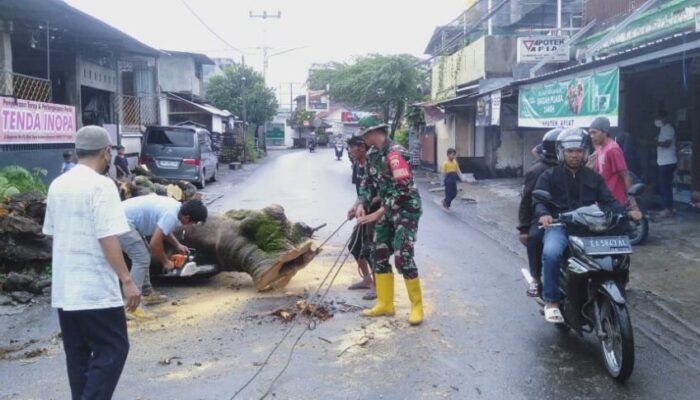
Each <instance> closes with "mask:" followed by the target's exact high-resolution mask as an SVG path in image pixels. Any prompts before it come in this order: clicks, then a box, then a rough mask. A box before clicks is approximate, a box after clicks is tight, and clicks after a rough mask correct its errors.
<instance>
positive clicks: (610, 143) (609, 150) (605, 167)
mask: <svg viewBox="0 0 700 400" xmlns="http://www.w3.org/2000/svg"><path fill="white" fill-rule="evenodd" d="M608 132H610V121H609V120H608V119H607V118H605V117H598V118H596V119H595V120H593V122H592V123H591V126H590V128H589V129H588V134H589V135H590V137H591V142H593V146H594V147H595V149H596V152H595V155H594V159H595V161H594V162H593V165H592V168H593V169H594V170H595V171H596V172H597V173H598V174H600V176H602V177H603V180H604V181H605V184H606V186H607V187H608V189H610V192H611V193H612V195H613V197H615V199H616V200H617V201H618V202H619V203H620V205H622V206H624V205H625V196H626V193H627V189H629V187H630V186H632V179H631V178H630V175H629V173H628V172H627V164H626V163H625V155H624V153H623V152H622V149H621V148H620V146H618V145H617V143H615V141H614V140H612V139H610V137H609V136H608Z"/></svg>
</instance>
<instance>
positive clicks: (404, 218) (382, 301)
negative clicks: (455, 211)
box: [356, 117, 423, 325]
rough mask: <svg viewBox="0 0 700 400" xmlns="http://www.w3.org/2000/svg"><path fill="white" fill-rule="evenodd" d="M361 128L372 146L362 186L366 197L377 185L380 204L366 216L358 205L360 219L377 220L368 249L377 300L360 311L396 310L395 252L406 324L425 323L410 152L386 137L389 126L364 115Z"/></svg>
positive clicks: (417, 203) (416, 198)
mask: <svg viewBox="0 0 700 400" xmlns="http://www.w3.org/2000/svg"><path fill="white" fill-rule="evenodd" d="M360 126H361V128H362V129H363V132H362V135H363V137H364V139H365V142H366V143H367V144H368V145H370V146H372V150H371V151H370V153H369V154H368V161H367V166H368V171H367V172H368V173H367V175H366V177H365V178H364V179H363V181H362V184H361V186H360V187H361V189H360V190H361V192H362V193H363V194H364V195H365V196H367V193H370V188H371V187H372V186H375V187H376V190H377V193H378V195H379V198H380V200H381V207H380V208H379V210H377V211H375V212H372V213H369V214H367V213H366V210H365V209H364V208H363V207H358V208H357V215H356V216H357V218H358V222H359V223H361V224H369V223H375V226H374V240H373V243H372V246H371V250H370V253H371V259H372V267H373V269H374V280H375V285H376V290H377V303H376V305H375V306H374V307H373V308H371V309H367V310H363V311H362V315H364V316H367V317H375V316H381V315H393V314H394V274H393V273H392V271H391V264H390V262H389V258H390V257H391V255H392V254H393V255H394V264H395V266H396V269H397V270H398V271H399V273H401V274H402V275H403V277H404V281H405V283H406V290H407V291H408V297H409V299H410V300H411V313H410V315H409V318H408V322H409V323H410V324H411V325H418V324H420V323H421V322H422V321H423V299H422V293H421V287H420V280H419V278H418V269H417V268H416V263H415V261H414V255H413V248H414V244H415V241H416V233H417V230H418V220H419V219H420V216H421V213H422V211H421V199H420V195H419V193H418V189H417V188H416V187H415V184H414V182H413V175H412V173H411V168H410V166H409V163H408V162H409V160H410V159H411V155H410V153H409V152H408V151H407V150H406V149H404V148H403V147H402V146H400V145H398V144H395V143H393V142H392V141H391V140H390V139H389V138H388V137H387V128H388V127H387V125H386V124H381V123H380V122H379V121H378V120H377V119H376V118H374V117H367V118H363V119H362V120H360Z"/></svg>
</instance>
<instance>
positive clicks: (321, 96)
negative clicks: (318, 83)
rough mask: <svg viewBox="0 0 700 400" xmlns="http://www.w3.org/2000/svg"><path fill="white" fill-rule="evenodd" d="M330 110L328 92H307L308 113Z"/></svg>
mask: <svg viewBox="0 0 700 400" xmlns="http://www.w3.org/2000/svg"><path fill="white" fill-rule="evenodd" d="M329 109H330V96H328V91H326V90H309V91H308V92H306V110H307V111H317V112H318V111H328V110H329Z"/></svg>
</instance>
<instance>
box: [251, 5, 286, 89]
mask: <svg viewBox="0 0 700 400" xmlns="http://www.w3.org/2000/svg"><path fill="white" fill-rule="evenodd" d="M248 15H249V16H250V18H260V19H262V20H263V46H262V50H263V82H265V83H266V84H267V64H268V62H267V59H268V57H267V50H268V47H267V24H266V23H265V21H266V20H267V19H268V18H277V19H280V18H282V12H281V11H277V14H268V13H267V11H263V12H262V14H253V12H252V11H250V12H249V13H248Z"/></svg>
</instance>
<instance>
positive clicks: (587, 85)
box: [518, 68, 620, 128]
mask: <svg viewBox="0 0 700 400" xmlns="http://www.w3.org/2000/svg"><path fill="white" fill-rule="evenodd" d="M619 94H620V70H619V69H618V68H613V69H610V70H605V71H599V72H594V73H591V74H588V75H582V76H578V77H574V78H571V79H566V80H559V81H556V82H548V83H541V84H535V85H528V86H523V87H521V88H520V94H519V99H518V126H521V127H530V128H553V127H574V126H581V127H586V126H588V125H590V124H591V122H593V120H594V119H595V118H596V117H600V116H604V117H608V119H610V123H611V124H612V126H617V122H618V119H617V118H618V106H619V104H618V103H619Z"/></svg>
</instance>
